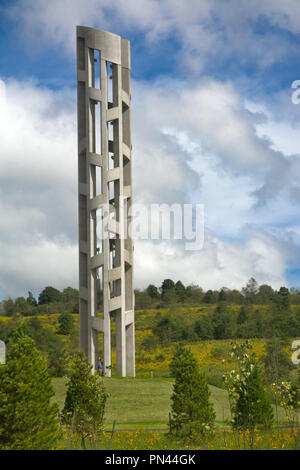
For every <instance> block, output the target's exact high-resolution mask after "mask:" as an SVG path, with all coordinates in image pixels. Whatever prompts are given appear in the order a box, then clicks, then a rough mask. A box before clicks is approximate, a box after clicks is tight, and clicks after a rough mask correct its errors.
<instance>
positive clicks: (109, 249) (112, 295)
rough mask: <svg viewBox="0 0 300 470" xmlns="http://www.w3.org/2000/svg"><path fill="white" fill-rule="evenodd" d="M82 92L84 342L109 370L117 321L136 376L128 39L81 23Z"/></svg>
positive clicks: (120, 363)
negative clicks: (100, 335) (129, 232)
mask: <svg viewBox="0 0 300 470" xmlns="http://www.w3.org/2000/svg"><path fill="white" fill-rule="evenodd" d="M77 100H78V101H77V102H78V105H77V114H78V193H79V194H78V200H79V201H78V205H79V297H80V299H79V314H80V348H81V349H82V350H83V351H84V352H85V354H86V356H87V357H88V359H89V360H90V362H91V364H92V365H93V368H94V369H95V367H96V361H97V356H98V355H100V356H101V357H102V358H103V363H104V371H105V375H107V376H110V375H111V369H110V366H111V323H112V321H115V333H116V374H117V375H118V376H134V375H135V338H134V293H133V242H132V239H131V238H130V237H128V236H127V233H126V227H128V226H129V225H130V224H131V220H130V215H129V214H130V207H131V204H132V198H131V196H132V194H131V130H130V43H129V41H127V40H125V39H122V38H121V37H120V36H117V35H115V34H111V33H107V32H105V31H100V30H97V29H93V28H86V27H83V26H78V27H77ZM100 295H101V297H103V302H102V305H99V301H100ZM99 312H102V313H99ZM98 332H102V333H103V354H102V353H101V352H100V351H98V345H97V337H98Z"/></svg>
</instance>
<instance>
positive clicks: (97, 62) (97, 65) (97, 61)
mask: <svg viewBox="0 0 300 470" xmlns="http://www.w3.org/2000/svg"><path fill="white" fill-rule="evenodd" d="M93 59H94V73H93V79H94V80H93V82H94V83H93V87H94V88H98V89H100V88H101V52H100V51H99V50H98V49H94V57H93Z"/></svg>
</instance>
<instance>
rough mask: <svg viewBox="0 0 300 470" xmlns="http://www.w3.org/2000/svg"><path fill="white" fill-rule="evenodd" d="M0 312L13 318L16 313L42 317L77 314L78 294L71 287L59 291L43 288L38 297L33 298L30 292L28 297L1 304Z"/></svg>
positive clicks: (53, 288)
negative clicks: (64, 313)
mask: <svg viewBox="0 0 300 470" xmlns="http://www.w3.org/2000/svg"><path fill="white" fill-rule="evenodd" d="M0 305H1V311H2V313H3V314H4V315H7V316H10V317H11V316H13V315H15V314H17V313H19V314H21V315H23V316H25V317H26V316H34V315H43V314H49V313H63V312H68V313H78V309H79V292H78V290H77V289H74V288H73V287H67V288H65V289H63V291H59V290H58V289H56V288H55V287H51V286H47V287H45V288H44V289H43V290H42V291H41V293H40V294H39V296H38V299H37V300H36V298H35V297H34V295H33V294H32V292H28V296H27V297H26V298H25V297H17V298H16V299H15V300H13V299H12V298H11V297H9V298H7V299H4V300H3V301H2V302H1V304H0Z"/></svg>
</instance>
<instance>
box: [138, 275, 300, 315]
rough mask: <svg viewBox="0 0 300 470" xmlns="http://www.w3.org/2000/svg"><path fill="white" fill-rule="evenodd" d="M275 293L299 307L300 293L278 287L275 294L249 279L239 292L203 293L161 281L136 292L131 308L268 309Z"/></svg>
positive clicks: (200, 289)
mask: <svg viewBox="0 0 300 470" xmlns="http://www.w3.org/2000/svg"><path fill="white" fill-rule="evenodd" d="M279 293H280V295H288V296H289V302H290V303H291V304H293V305H300V290H297V289H295V288H291V289H288V288H287V287H281V288H280V289H279V290H278V291H276V290H274V289H273V288H272V287H271V286H269V285H268V284H262V285H260V286H259V285H258V283H257V282H256V280H255V279H254V278H251V279H249V281H248V282H247V284H246V286H245V287H243V288H242V289H241V290H237V289H232V290H231V289H228V288H227V287H222V288H221V289H219V290H212V289H209V290H207V291H204V290H203V289H202V288H201V287H199V286H197V285H188V286H184V285H183V283H182V282H181V281H177V282H174V281H173V280H172V279H165V280H164V281H163V282H162V284H161V286H160V287H157V286H155V285H154V284H149V286H148V287H147V288H146V289H144V290H136V291H135V304H136V308H163V307H168V306H170V305H182V306H196V307H197V306H198V305H201V304H207V305H213V304H217V303H219V302H227V303H228V304H229V305H268V304H271V303H273V302H274V301H275V302H276V299H277V297H278V294H279Z"/></svg>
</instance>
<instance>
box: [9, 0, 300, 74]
mask: <svg viewBox="0 0 300 470" xmlns="http://www.w3.org/2000/svg"><path fill="white" fill-rule="evenodd" d="M2 10H3V12H5V13H6V15H7V16H8V17H9V18H10V19H12V20H13V21H14V22H15V23H16V31H20V30H21V31H22V34H23V35H24V37H25V38H27V39H29V40H30V41H31V46H32V43H34V47H35V49H37V48H38V47H39V46H40V45H41V43H47V42H48V43H50V44H55V45H58V46H60V47H62V48H65V49H66V51H67V52H68V54H69V53H70V51H72V52H74V50H75V29H74V28H75V26H76V25H78V24H80V25H84V26H91V27H96V28H100V29H104V30H109V31H111V32H115V33H117V34H123V35H126V36H127V35H128V34H129V33H131V32H139V33H141V34H143V35H144V37H145V40H146V41H147V43H148V44H149V45H150V46H153V47H154V46H156V45H157V43H158V42H159V41H161V40H162V39H163V38H168V37H170V36H171V35H172V36H173V38H175V39H176V40H177V41H178V43H179V44H180V45H179V50H178V61H179V62H180V64H181V65H182V64H185V65H186V66H188V67H189V68H190V70H191V71H195V72H199V71H202V70H203V68H204V66H205V65H207V64H214V63H223V61H224V60H226V59H228V58H230V57H235V58H238V59H239V62H240V65H243V64H244V65H245V64H249V63H253V62H254V63H256V64H257V65H258V66H260V67H266V66H270V65H272V64H273V63H275V62H279V61H281V60H283V59H284V58H285V56H286V55H287V53H289V54H292V53H293V51H294V52H295V53H296V52H297V49H296V44H294V43H293V42H292V41H290V40H289V39H288V38H287V37H286V36H284V35H281V36H278V35H277V34H276V33H274V31H272V29H271V28H270V29H268V28H264V34H257V32H256V30H255V27H254V25H256V23H258V22H259V21H262V22H263V21H268V23H269V24H270V25H271V26H274V27H279V28H281V29H282V30H287V31H289V32H291V33H292V34H298V33H299V31H300V27H299V24H300V21H299V19H300V18H299V17H300V13H299V5H298V0H285V1H282V0H272V2H271V1H270V0H251V2H249V0H227V1H222V2H220V1H217V0H202V1H201V2H199V0H188V3H187V0H159V1H157V0H139V1H138V2H137V1H136V0H115V1H114V2H111V1H110V0H89V2H86V1H84V0H51V2H48V1H46V0H38V1H37V0H18V1H17V2H16V3H14V4H12V5H8V6H7V7H6V8H2ZM36 38H39V43H37V42H36Z"/></svg>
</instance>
